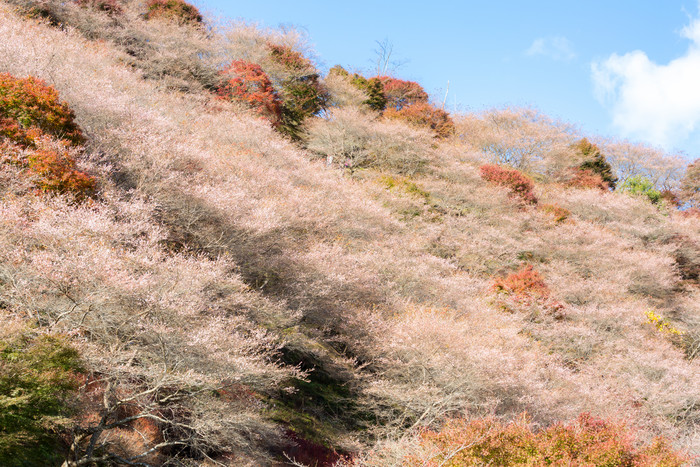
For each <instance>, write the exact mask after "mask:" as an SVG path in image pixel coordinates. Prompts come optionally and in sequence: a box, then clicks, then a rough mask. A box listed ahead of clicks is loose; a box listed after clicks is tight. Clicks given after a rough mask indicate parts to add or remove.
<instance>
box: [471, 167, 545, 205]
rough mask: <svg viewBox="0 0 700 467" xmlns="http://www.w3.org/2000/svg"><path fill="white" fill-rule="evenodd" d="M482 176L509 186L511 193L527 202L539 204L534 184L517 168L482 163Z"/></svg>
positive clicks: (489, 180)
mask: <svg viewBox="0 0 700 467" xmlns="http://www.w3.org/2000/svg"><path fill="white" fill-rule="evenodd" d="M479 171H480V172H481V178H483V179H484V180H486V181H487V182H491V183H495V184H496V185H500V186H504V187H506V188H509V189H510V191H511V195H512V196H515V197H518V198H520V199H521V200H522V201H523V202H525V203H527V204H537V197H536V196H535V194H534V193H533V192H532V190H533V189H534V184H533V182H532V180H530V178H529V177H527V176H526V175H525V174H523V173H522V172H520V171H519V170H516V169H507V168H505V167H501V166H499V165H496V164H486V165H482V166H481V167H480V169H479Z"/></svg>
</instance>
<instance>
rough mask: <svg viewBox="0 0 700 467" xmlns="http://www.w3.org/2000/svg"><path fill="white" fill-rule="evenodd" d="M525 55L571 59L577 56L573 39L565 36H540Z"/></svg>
mask: <svg viewBox="0 0 700 467" xmlns="http://www.w3.org/2000/svg"><path fill="white" fill-rule="evenodd" d="M525 55H527V56H530V57H534V56H537V55H542V56H544V57H549V58H551V59H553V60H565V61H568V60H571V59H573V58H574V57H576V53H574V48H573V46H572V44H571V41H569V39H567V38H566V37H563V36H554V37H540V38H538V39H535V40H534V41H533V42H532V45H531V46H530V48H529V49H527V50H526V51H525Z"/></svg>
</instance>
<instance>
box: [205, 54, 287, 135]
mask: <svg viewBox="0 0 700 467" xmlns="http://www.w3.org/2000/svg"><path fill="white" fill-rule="evenodd" d="M222 74H224V75H226V76H231V77H230V78H228V79H227V80H226V81H225V82H224V83H223V84H222V85H221V86H220V87H219V90H218V92H219V96H220V97H221V98H222V99H229V100H231V99H236V100H239V101H242V102H245V103H246V104H248V105H249V106H250V107H251V108H253V109H255V110H256V111H257V112H258V113H259V114H260V115H261V116H263V117H264V118H266V119H267V120H269V121H270V122H271V123H272V124H273V125H275V126H277V125H279V123H280V119H281V116H282V100H281V99H280V97H279V95H278V94H277V91H275V88H274V87H273V86H272V81H271V80H270V77H269V76H268V75H267V73H265V72H264V71H263V69H262V68H261V67H260V65H258V64H256V63H251V62H247V61H245V60H234V61H233V62H231V64H230V65H229V66H228V67H227V68H226V69H224V70H223V71H222Z"/></svg>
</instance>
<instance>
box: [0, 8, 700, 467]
mask: <svg viewBox="0 0 700 467" xmlns="http://www.w3.org/2000/svg"><path fill="white" fill-rule="evenodd" d="M12 3H14V4H15V5H14V6H11V5H10V2H5V3H0V37H2V38H3V40H2V41H1V42H0V73H9V74H10V75H12V76H14V77H19V78H25V77H28V76H33V77H37V78H39V79H41V80H43V81H44V82H45V83H46V84H47V85H50V86H52V87H54V88H55V89H56V90H57V91H58V93H59V96H60V99H61V100H64V101H65V102H66V103H67V104H68V105H69V106H70V108H71V109H72V110H73V112H74V113H75V121H76V123H77V125H78V126H79V127H80V128H81V129H82V132H83V134H84V136H85V143H84V144H83V145H81V146H80V147H79V148H77V149H73V150H72V151H74V154H75V157H76V159H77V160H78V167H79V168H80V170H82V171H84V172H86V173H88V174H91V176H93V177H94V178H95V180H96V181H97V182H96V183H97V188H96V194H95V195H94V196H93V197H91V198H90V199H88V200H86V201H83V202H80V201H79V200H76V199H74V198H72V197H71V196H68V195H47V194H37V193H36V189H35V187H34V186H32V185H31V180H28V179H27V178H26V177H25V176H24V175H23V171H22V169H21V167H18V166H17V164H12V163H0V180H1V181H2V183H0V211H1V214H0V316H2V320H3V322H4V323H6V324H4V325H3V326H2V328H3V329H2V331H1V333H0V341H2V342H3V344H2V345H3V347H2V348H7V349H9V348H13V347H12V346H15V347H17V346H19V344H16V343H15V340H16V339H17V338H18V336H24V337H22V339H24V340H25V341H26V342H30V343H31V342H33V340H36V339H40V338H41V336H56V338H57V339H59V340H60V342H62V344H61V345H64V346H67V347H69V348H72V349H76V350H77V352H78V354H79V356H80V357H79V358H80V370H76V371H75V378H77V379H78V383H76V385H75V391H74V392H72V393H70V394H71V395H70V396H65V397H64V399H65V405H66V407H67V409H66V411H65V413H62V415H61V417H62V418H63V419H62V420H61V421H60V423H58V424H57V425H56V426H55V427H53V428H52V429H53V430H54V431H55V433H56V436H55V438H56V439H57V440H56V441H55V442H56V446H57V447H56V448H55V450H56V452H57V453H60V455H57V456H54V457H53V458H52V460H53V461H56V462H57V463H58V464H60V462H62V459H68V460H69V461H75V462H78V459H81V458H82V459H87V461H90V462H92V461H93V460H94V459H95V458H99V457H104V459H105V460H106V461H108V462H113V463H116V464H119V463H120V462H122V463H125V462H126V461H125V459H132V461H133V462H136V461H138V462H147V463H149V464H152V465H163V464H165V463H166V462H170V464H168V465H222V464H223V465H246V464H249V465H284V464H285V463H288V462H289V461H288V460H289V458H296V459H297V460H299V462H303V463H308V464H309V465H314V464H313V462H320V463H321V464H323V463H325V465H331V463H332V462H335V461H337V460H338V457H339V455H338V454H343V455H349V456H351V457H354V459H355V460H354V462H357V463H360V464H362V463H365V464H367V465H401V463H402V462H409V463H410V461H406V460H405V459H406V457H405V456H406V455H407V453H409V454H413V453H414V451H415V450H416V445H417V444H418V443H419V442H420V439H419V438H420V435H419V434H418V431H417V430H418V429H420V428H431V429H436V430H437V429H439V428H440V427H441V426H442V424H443V423H444V422H445V420H446V419H449V418H455V417H478V416H484V415H493V416H496V417H499V418H500V419H503V420H505V421H508V420H513V419H516V418H517V417H518V416H519V415H520V414H521V413H523V412H527V413H528V414H529V416H530V417H531V419H532V421H533V422H535V423H536V424H538V426H541V427H546V426H550V425H551V424H553V423H556V422H559V421H565V420H572V419H575V418H576V417H577V416H578V415H579V414H580V413H582V412H590V413H592V414H593V415H595V416H596V417H602V418H606V419H612V420H617V421H622V422H625V423H626V424H627V425H628V426H630V427H632V428H633V429H634V431H635V433H636V436H637V439H638V441H639V443H647V442H650V441H651V439H652V438H653V437H655V436H659V435H661V436H664V437H666V438H668V439H669V440H671V442H672V443H673V446H674V447H675V448H676V449H681V450H684V451H687V452H689V453H690V454H692V455H696V456H697V455H700V367H699V366H698V364H699V362H700V359H698V358H695V356H696V354H697V353H698V352H697V346H698V341H699V339H698V335H699V334H700V286H699V283H698V277H697V268H698V267H700V266H699V265H700V259H698V251H699V250H700V218H698V217H692V216H684V215H682V213H680V212H678V211H677V210H675V209H673V208H670V207H668V206H663V205H662V206H659V205H655V204H652V203H650V202H649V200H648V199H646V198H640V197H634V196H630V195H628V194H625V193H622V192H618V191H615V192H612V191H601V190H600V189H596V188H577V187H572V186H569V185H566V184H563V183H558V182H557V181H556V180H554V179H542V180H541V181H540V182H538V183H536V184H535V186H534V195H535V196H536V197H537V198H538V199H539V204H538V206H543V205H552V206H556V207H558V208H559V209H562V211H553V208H552V209H550V210H549V211H548V210H547V209H542V208H539V207H537V206H534V205H529V206H527V205H526V206H523V203H521V202H519V201H518V200H517V199H514V198H513V197H512V196H511V195H510V193H509V191H508V189H506V188H504V187H503V186H499V185H498V184H494V183H489V182H488V181H486V180H484V177H482V176H481V175H480V167H482V166H483V165H484V164H485V163H486V162H488V160H487V156H486V155H485V154H484V153H483V151H481V150H479V149H478V148H475V147H474V145H473V144H472V143H471V140H470V139H469V138H468V136H469V134H468V131H471V130H470V129H473V122H471V121H470V120H469V118H470V117H469V116H464V117H463V118H460V117H459V116H455V126H456V130H455V131H456V135H455V136H452V137H449V138H445V139H436V138H434V137H433V134H432V133H430V132H429V131H428V130H426V129H424V128H417V127H413V126H408V125H407V124H406V123H404V122H403V121H402V120H392V119H387V118H380V117H379V116H378V115H377V114H375V113H372V112H369V111H367V110H366V109H361V108H359V107H357V106H353V105H350V104H348V105H346V106H340V105H338V102H340V101H341V99H340V98H339V97H338V96H337V95H334V96H335V97H333V98H334V99H335V101H334V102H336V104H335V105H336V106H335V107H331V108H330V109H329V110H328V111H327V112H326V113H325V114H321V115H323V117H322V116H314V117H311V118H310V119H309V120H308V121H307V122H306V124H305V125H306V126H305V128H306V130H305V131H306V132H305V136H304V138H305V139H303V141H302V142H301V143H299V142H294V141H292V140H290V138H289V137H288V136H285V135H284V134H281V132H279V131H275V125H270V124H269V123H268V122H267V121H266V120H264V119H261V118H259V116H258V115H257V114H256V113H255V112H252V111H249V110H248V109H247V108H246V107H245V106H244V105H242V104H241V103H236V102H233V103H232V102H229V101H226V100H222V99H220V98H218V97H217V95H216V94H215V93H212V92H210V88H211V87H212V86H213V83H214V81H215V79H216V72H215V71H216V69H217V68H216V67H217V66H218V64H219V63H226V62H229V61H231V60H234V59H243V58H245V59H247V60H251V61H261V60H263V58H261V57H262V56H263V51H264V50H265V45H264V44H266V43H267V42H269V41H277V42H279V43H283V44H286V45H291V46H293V47H297V46H298V44H299V42H298V38H296V37H295V36H294V34H293V33H287V35H285V34H284V33H282V32H278V31H261V30H256V29H255V28H253V27H250V26H246V25H241V24H237V25H232V26H229V27H227V28H226V29H223V30H219V31H217V30H204V29H202V28H200V27H199V26H197V27H191V26H189V25H186V24H180V25H173V24H172V23H159V22H158V21H146V20H144V19H143V17H141V16H139V14H137V13H135V11H136V9H135V8H136V6H134V5H136V2H134V4H133V5H132V4H131V3H130V4H128V8H127V7H125V8H126V10H125V11H126V12H125V13H123V14H125V15H126V18H127V19H121V20H116V19H114V18H112V17H111V16H110V14H109V13H106V12H103V11H92V10H87V9H85V8H83V7H79V6H77V5H75V4H67V5H64V4H63V3H61V2H35V3H40V4H44V5H46V4H48V5H49V6H51V8H55V9H59V10H60V9H61V8H63V9H64V10H61V11H59V12H58V13H55V12H54V13H52V14H54V16H53V17H54V18H56V17H58V18H64V19H65V18H69V19H70V18H73V19H72V21H75V23H74V24H68V26H71V27H72V28H75V29H72V28H71V27H56V25H55V24H54V25H52V24H51V21H47V20H46V19H42V18H36V16H37V15H33V16H34V17H32V15H27V13H26V12H27V10H26V8H27V7H28V4H31V3H32V2H12ZM16 4H22V5H20V6H22V7H24V8H25V9H24V10H22V9H20V10H16V9H15V6H16ZM30 6H31V5H30ZM132 8H133V11H132ZM55 15H63V16H55ZM49 17H52V16H51V15H49ZM76 18H77V19H76ZM119 21H122V22H123V23H118V22H119ZM79 22H80V23H79ZM100 22H102V23H100ZM54 23H56V21H54ZM81 24H82V26H81ZM86 24H87V25H92V26H91V27H92V28H93V29H94V30H95V31H98V32H94V31H93V32H92V33H91V32H90V31H91V29H90V28H88V27H87V26H86ZM127 24H128V25H130V26H128V27H127V26H125V25H127ZM129 27H131V28H133V29H129ZM110 28H113V29H110ZM113 30H114V31H121V32H120V34H122V33H123V36H119V37H117V36H113V37H99V34H102V33H101V32H99V31H113ZM134 31H136V32H139V34H143V35H146V36H148V35H151V36H148V37H160V39H159V41H160V42H157V41H154V40H152V39H149V40H148V41H146V42H149V41H150V42H149V43H151V44H153V43H154V42H157V43H155V45H152V47H154V49H153V50H152V51H151V52H149V53H144V54H141V55H139V53H136V52H134V51H133V50H132V51H131V52H129V50H127V49H128V46H130V44H133V43H136V42H135V41H134V42H131V41H127V40H126V39H125V36H127V35H128V34H131V35H132V36H134V37H136V35H135V34H136V33H135V32H134ZM127 33H128V34H127ZM110 34H112V33H111V32H110ZM183 44H184V45H183ZM202 50H206V51H207V53H206V54H204V53H200V52H201V51H202ZM178 51H179V52H178ZM190 52H191V55H187V54H190ZM178 53H180V54H182V55H181V56H179V55H177V54H178ZM193 56H197V57H200V58H201V60H202V62H195V63H196V64H197V65H196V66H197V67H201V69H200V68H192V67H193V66H194V65H187V64H188V63H190V62H189V61H190V60H194V59H193V58H192V57H193ZM173 57H175V58H173ZM178 57H184V58H182V60H180V59H179V58H178ZM178 60H179V61H178ZM269 69H272V67H270V68H269ZM157 70H160V72H157ZM183 70H184V71H183ZM193 70H194V71H193ZM197 70H199V71H197ZM212 70H214V71H212ZM273 71H274V70H273ZM271 73H272V71H271ZM327 81H328V83H327V86H328V88H329V89H330V92H331V93H334V92H336V93H337V92H338V89H339V86H340V87H342V86H343V85H342V84H340V85H337V84H336V86H335V87H334V86H333V83H331V82H330V81H331V79H330V78H327ZM346 87H347V86H346ZM356 91H357V90H356V89H354V88H351V87H347V89H346V92H347V93H348V94H349V97H347V99H349V100H350V101H352V99H357V97H353V95H352V93H353V92H356ZM324 117H325V118H324ZM348 135H351V136H352V135H358V136H357V137H356V139H351V138H350V137H349V136H348ZM465 135H466V136H465ZM357 141H361V142H360V143H358V142H357ZM367 141H369V142H367ZM46 144H49V143H46ZM350 144H354V145H356V147H361V146H362V145H363V144H364V145H368V147H370V149H368V150H367V151H368V154H371V155H372V157H375V156H376V155H377V154H380V155H382V154H383V155H384V156H382V157H384V158H383V159H381V160H380V161H379V162H376V163H372V164H367V165H357V166H353V165H352V164H350V165H348V163H347V162H346V163H345V168H343V166H342V165H343V160H342V158H343V157H345V156H343V155H344V154H346V153H345V152H343V151H345V150H346V147H347V146H348V145H350ZM372 145H374V146H372ZM339 148H341V149H339ZM7 154H9V152H7ZM348 157H349V156H348ZM353 157H355V156H353ZM368 157H369V156H368ZM3 159H5V153H3ZM353 160H355V159H353ZM339 162H340V165H339V164H338V163H339ZM552 212H555V214H556V213H557V212H558V213H559V218H557V217H556V215H552ZM562 212H564V213H565V214H564V215H561V213H562ZM561 217H565V219H562V218H561ZM524 265H531V266H532V267H533V270H534V271H537V274H538V277H539V278H541V280H543V281H544V284H545V285H544V287H545V288H546V290H547V292H546V294H543V295H541V296H535V295H531V294H530V291H526V295H527V297H526V299H520V298H519V297H518V296H517V294H516V293H515V292H513V291H512V290H510V289H508V287H509V286H505V287H501V289H500V290H501V293H499V292H498V283H499V282H498V278H505V277H506V276H507V275H508V274H510V273H513V272H515V271H518V270H521V268H522V267H523V266H524ZM693 268H695V269H693ZM694 271H695V272H694ZM494 284H496V287H494ZM528 294H529V295H528ZM648 312H653V313H655V314H653V315H650V314H649V313H648ZM654 316H656V317H657V318H656V321H655V323H656V324H655V323H654V322H652V323H650V322H649V321H650V317H654ZM651 321H653V319H651ZM664 323H668V325H666V326H665V327H664ZM671 327H672V328H673V329H676V330H678V332H677V333H675V334H674V333H670V332H666V330H667V329H669V328H671ZM22 345H25V344H22ZM26 345H30V344H26ZM20 347H21V346H20ZM18 348H19V347H18ZM22 348H23V347H22ZM29 365H30V366H31V365H33V364H29ZM0 387H1V385H0ZM3 395H4V394H3ZM136 423H138V425H137V424H136ZM27 433H28V432H27V431H26V430H25V432H21V436H18V437H17V440H18V441H16V443H15V444H14V445H13V444H12V442H8V443H9V444H6V445H3V444H0V449H6V452H7V453H9V454H8V457H6V458H7V459H12V457H11V455H12V456H20V457H21V456H24V455H26V456H28V457H27V459H26V462H28V463H29V464H24V465H32V464H31V462H33V460H32V458H30V457H29V456H30V455H35V454H34V453H31V452H30V449H28V448H27V447H26V446H28V445H29V444H22V443H24V442H25V441H23V439H25V438H26V437H27V436H29V435H27ZM59 435H60V436H59ZM23 436H24V437H25V438H23ZM90 441H94V444H90ZM154 447H157V448H155V449H154ZM18 453H23V454H18ZM142 453H146V454H143V455H142ZM36 455H37V456H39V455H44V454H41V453H38V454H36ZM71 456H72V457H71ZM91 456H92V457H91ZM137 456H140V457H137ZM314 456H315V457H314ZM59 458H60V459H59ZM0 459H3V458H2V457H1V455H0ZM87 461H86V462H87ZM321 464H319V465H321ZM66 465H85V464H78V463H76V464H69V463H67V464H66ZM417 465H420V464H417ZM669 465H671V464H669Z"/></svg>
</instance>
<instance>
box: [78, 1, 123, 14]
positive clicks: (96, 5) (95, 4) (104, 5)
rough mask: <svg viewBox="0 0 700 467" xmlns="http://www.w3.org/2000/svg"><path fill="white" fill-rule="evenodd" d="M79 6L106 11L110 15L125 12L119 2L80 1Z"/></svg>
mask: <svg viewBox="0 0 700 467" xmlns="http://www.w3.org/2000/svg"><path fill="white" fill-rule="evenodd" d="M78 5H80V6H81V7H84V8H93V9H95V10H99V11H104V12H106V13H109V14H120V13H122V12H123V10H124V9H123V8H122V5H121V3H119V1H118V0H78Z"/></svg>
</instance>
